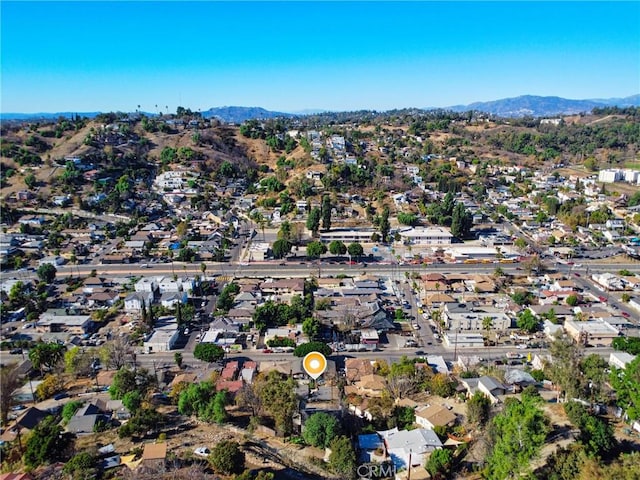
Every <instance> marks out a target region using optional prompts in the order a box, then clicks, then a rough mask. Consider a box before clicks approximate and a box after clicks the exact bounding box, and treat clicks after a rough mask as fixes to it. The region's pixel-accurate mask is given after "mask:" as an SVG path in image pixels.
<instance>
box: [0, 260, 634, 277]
mask: <svg viewBox="0 0 640 480" xmlns="http://www.w3.org/2000/svg"><path fill="white" fill-rule="evenodd" d="M203 265H204V266H205V269H204V274H205V275H207V276H211V275H216V276H223V277H229V278H241V277H278V278H291V277H298V278H306V277H310V276H315V277H318V276H321V277H330V276H336V275H347V276H356V275H363V274H367V273H368V274H372V275H382V276H388V277H392V278H396V279H399V278H402V277H404V276H405V273H408V274H413V273H418V274H425V273H428V272H440V273H444V274H446V273H473V274H476V273H485V274H492V273H494V272H495V270H496V268H497V267H499V268H500V269H501V270H502V271H503V272H505V273H508V274H511V275H518V274H524V272H523V271H522V267H521V266H519V264H516V263H474V264H465V263H437V264H429V265H425V264H421V265H413V264H404V265H403V264H401V263H379V262H368V263H364V264H363V263H357V264H355V265H349V264H347V263H344V264H340V263H326V262H318V261H308V262H305V261H300V262H295V263H294V262H284V261H266V262H252V263H246V264H241V263H237V262H235V263H220V262H201V263H185V262H170V263H131V264H128V263H120V264H100V265H61V266H58V267H56V268H57V270H58V273H57V276H58V278H66V277H68V276H87V275H90V274H91V273H92V272H95V273H96V274H97V275H108V276H112V277H117V276H153V275H178V276H181V275H200V276H202V275H203ZM548 268H551V269H557V270H558V271H561V272H566V273H570V272H581V274H585V275H586V274H587V268H588V271H589V273H595V272H616V271H618V270H620V269H621V268H625V269H627V270H629V271H631V272H640V264H636V263H628V264H627V263H625V264H612V263H607V262H598V261H591V262H589V263H588V264H587V263H585V264H584V265H583V266H582V267H580V268H576V267H573V268H572V267H571V266H569V265H565V264H561V263H557V264H555V265H548ZM1 277H2V279H7V278H17V279H30V278H35V277H36V274H35V272H33V271H30V270H26V269H22V270H13V271H12V270H4V271H2V273H1Z"/></svg>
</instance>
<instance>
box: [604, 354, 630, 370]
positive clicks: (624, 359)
mask: <svg viewBox="0 0 640 480" xmlns="http://www.w3.org/2000/svg"><path fill="white" fill-rule="evenodd" d="M635 359H636V356H635V355H631V354H630V353H627V352H611V353H610V354H609V365H611V366H612V367H616V368H621V369H625V368H627V364H628V363H629V362H632V361H634V360H635Z"/></svg>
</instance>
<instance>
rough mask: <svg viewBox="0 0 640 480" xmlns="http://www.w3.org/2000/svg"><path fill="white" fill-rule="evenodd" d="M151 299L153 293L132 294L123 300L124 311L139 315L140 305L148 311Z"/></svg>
mask: <svg viewBox="0 0 640 480" xmlns="http://www.w3.org/2000/svg"><path fill="white" fill-rule="evenodd" d="M153 297H154V295H153V292H135V293H132V294H130V295H129V296H127V297H126V298H125V299H124V310H125V312H136V313H139V312H141V311H142V305H144V306H145V307H146V308H147V309H148V308H149V307H150V306H151V304H152V303H153Z"/></svg>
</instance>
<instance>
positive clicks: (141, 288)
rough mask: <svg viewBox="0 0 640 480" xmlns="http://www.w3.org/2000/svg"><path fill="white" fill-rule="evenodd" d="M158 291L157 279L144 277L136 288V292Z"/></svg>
mask: <svg viewBox="0 0 640 480" xmlns="http://www.w3.org/2000/svg"><path fill="white" fill-rule="evenodd" d="M157 289H158V282H157V281H156V279H155V278H150V277H142V278H141V279H140V280H138V281H137V282H136V284H135V286H134V290H135V291H136V292H151V293H155V291H156V290H157Z"/></svg>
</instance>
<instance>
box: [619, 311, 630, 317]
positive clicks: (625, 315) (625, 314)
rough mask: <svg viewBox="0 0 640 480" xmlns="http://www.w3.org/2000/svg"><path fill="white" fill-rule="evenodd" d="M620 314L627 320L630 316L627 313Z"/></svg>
mask: <svg viewBox="0 0 640 480" xmlns="http://www.w3.org/2000/svg"><path fill="white" fill-rule="evenodd" d="M620 313H621V314H622V316H623V317H624V318H629V317H630V316H631V315H629V312H620Z"/></svg>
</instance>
